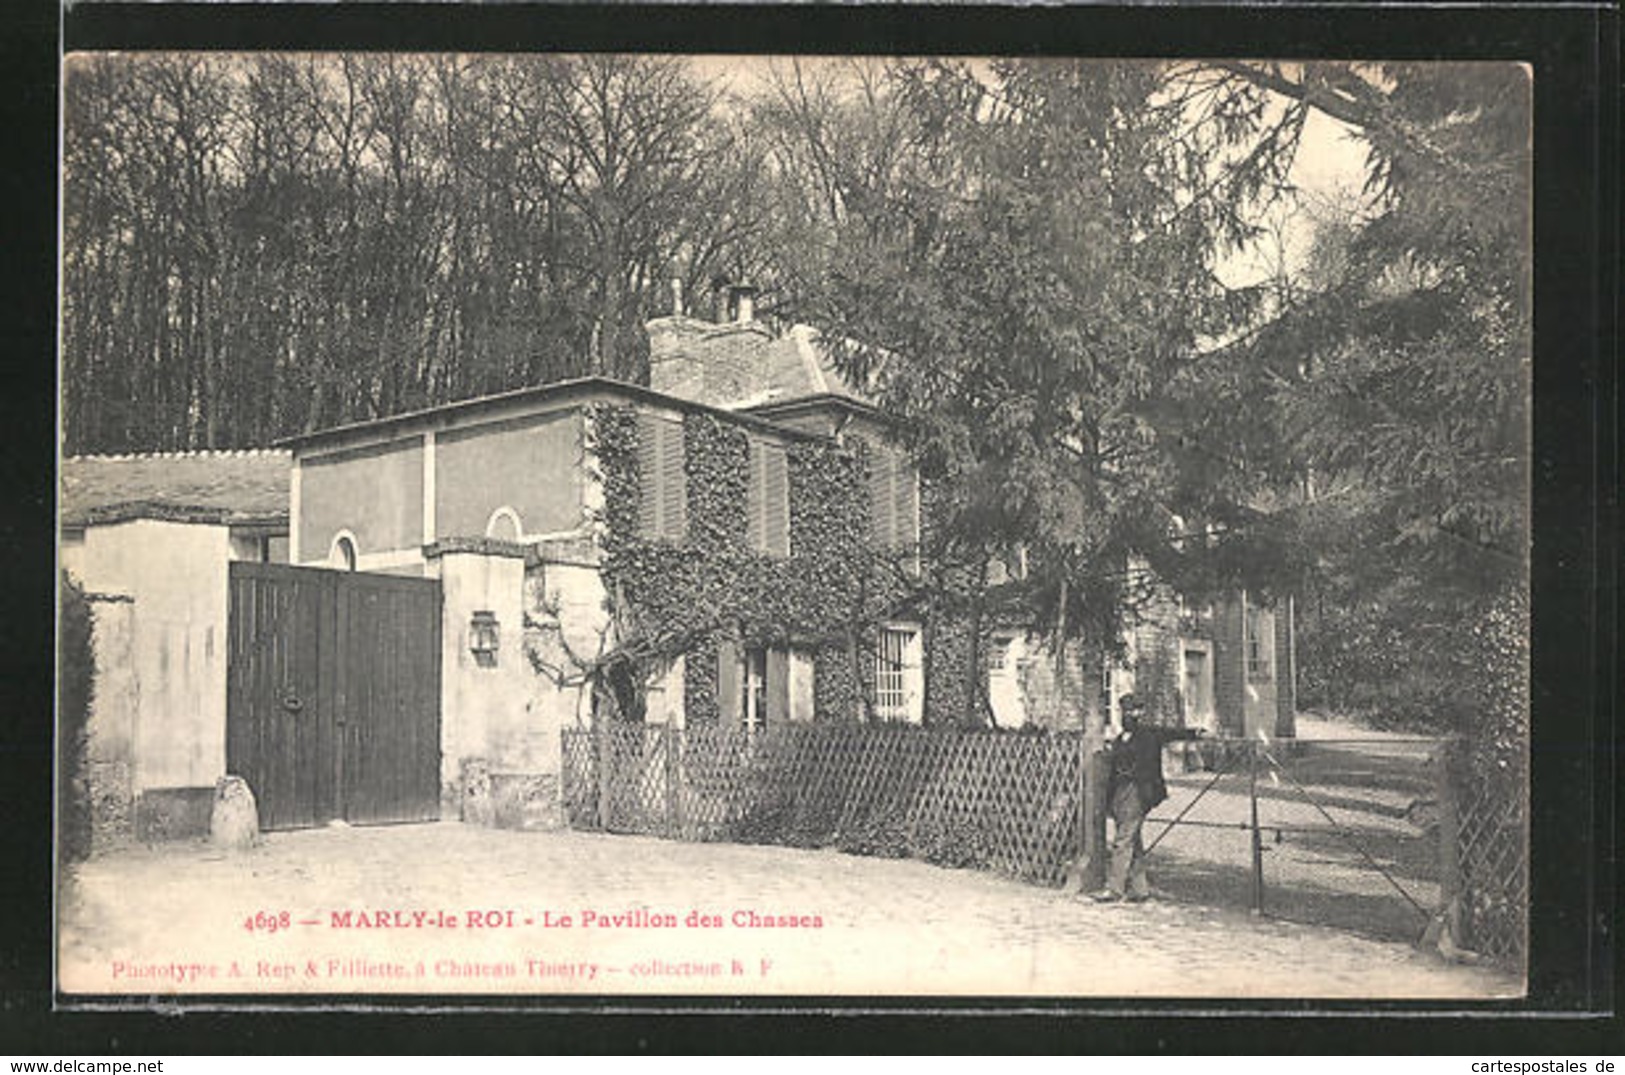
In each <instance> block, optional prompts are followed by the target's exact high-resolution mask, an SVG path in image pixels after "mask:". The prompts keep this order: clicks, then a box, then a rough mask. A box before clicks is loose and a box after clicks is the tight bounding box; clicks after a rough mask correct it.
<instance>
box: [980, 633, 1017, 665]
mask: <svg viewBox="0 0 1625 1075" xmlns="http://www.w3.org/2000/svg"><path fill="white" fill-rule="evenodd" d="M1015 640H1016V639H1015V636H1014V635H1010V634H1005V633H1003V632H995V633H993V634H991V635H989V636H988V638H987V640H986V641H985V642H983V643H982V666H983V667H984V668H986V669H987V674H988V675H989V676H1001V675H1005V674H1007V673H1008V672H1009V671H1010V670H1011V664H1010V646H1011V643H1013V642H1015Z"/></svg>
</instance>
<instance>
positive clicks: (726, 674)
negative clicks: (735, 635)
mask: <svg viewBox="0 0 1625 1075" xmlns="http://www.w3.org/2000/svg"><path fill="white" fill-rule="evenodd" d="M743 671H744V669H743V668H742V667H741V665H740V662H739V647H738V646H736V645H735V644H734V643H733V642H732V641H731V640H729V639H726V638H725V639H722V640H720V641H719V642H717V713H718V715H719V716H720V717H721V718H722V723H723V724H724V725H727V726H729V727H732V726H733V725H735V724H738V723H739V699H740V692H741V690H743V683H742V680H743V677H742V676H741V675H740V673H741V672H743Z"/></svg>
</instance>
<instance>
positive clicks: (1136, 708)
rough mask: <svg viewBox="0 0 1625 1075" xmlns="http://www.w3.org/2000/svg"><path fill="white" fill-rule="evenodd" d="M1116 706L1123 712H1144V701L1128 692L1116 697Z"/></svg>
mask: <svg viewBox="0 0 1625 1075" xmlns="http://www.w3.org/2000/svg"><path fill="white" fill-rule="evenodd" d="M1117 708H1119V709H1121V710H1122V711H1123V712H1125V713H1144V712H1145V703H1144V702H1142V701H1140V700H1139V699H1138V698H1136V697H1134V695H1133V694H1132V693H1129V694H1125V695H1123V696H1122V697H1121V698H1119V699H1117Z"/></svg>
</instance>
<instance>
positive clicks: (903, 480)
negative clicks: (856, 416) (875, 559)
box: [869, 445, 920, 549]
mask: <svg viewBox="0 0 1625 1075" xmlns="http://www.w3.org/2000/svg"><path fill="white" fill-rule="evenodd" d="M869 517H870V523H871V526H872V532H873V534H874V540H875V544H876V545H877V546H878V547H880V548H882V549H907V548H913V547H914V546H915V545H916V544H918V543H919V531H920V485H919V475H918V474H916V473H915V470H914V467H913V465H912V464H911V463H910V462H909V460H908V458H907V457H906V456H905V455H904V454H903V453H902V452H901V451H899V450H898V449H896V448H892V447H885V446H880V445H876V446H874V447H872V448H871V450H870V452H869Z"/></svg>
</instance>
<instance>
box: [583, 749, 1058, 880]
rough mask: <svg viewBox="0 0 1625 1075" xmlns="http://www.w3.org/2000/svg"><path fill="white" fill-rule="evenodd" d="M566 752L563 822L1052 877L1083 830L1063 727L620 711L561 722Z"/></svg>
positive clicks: (1033, 877)
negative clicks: (1019, 729) (1051, 730)
mask: <svg viewBox="0 0 1625 1075" xmlns="http://www.w3.org/2000/svg"><path fill="white" fill-rule="evenodd" d="M564 762H565V765H564V797H565V804H566V809H567V811H568V817H569V819H570V824H571V825H572V826H574V827H576V828H586V829H601V830H606V831H610V832H631V833H646V834H655V835H662V836H668V837H672V838H675V839H685V840H718V841H722V840H727V841H739V842H745V843H772V844H786V845H790V846H797V847H830V846H833V847H838V848H841V849H843V850H848V851H856V852H862V853H865V854H874V855H887V856H892V857H912V858H920V859H924V860H925V861H928V862H934V863H938V864H941V865H952V866H971V867H978V868H985V869H991V870H996V871H998V872H1000V873H1003V874H1006V875H1009V876H1012V877H1017V878H1020V879H1023V880H1027V881H1033V882H1037V883H1040V884H1059V883H1060V882H1061V881H1062V879H1063V877H1064V875H1065V872H1066V868H1067V865H1068V864H1069V863H1070V861H1071V860H1072V859H1073V858H1074V857H1076V855H1077V853H1078V851H1079V850H1080V849H1081V847H1082V844H1083V802H1084V799H1083V795H1084V788H1083V768H1084V753H1083V740H1082V737H1081V736H1079V735H1076V734H1050V735H1034V734H1021V733H1010V732H996V731H961V730H938V729H928V728H920V727H912V726H907V725H855V724H783V725H776V726H770V727H768V728H766V729H761V730H756V731H751V732H747V731H744V730H742V729H734V728H721V727H714V726H713V727H693V728H685V729H672V728H664V727H658V726H640V725H629V726H627V725H623V726H616V727H612V728H609V729H605V730H603V731H599V732H592V731H568V732H566V733H565V736H564ZM601 774H602V776H603V779H601V778H600V776H601Z"/></svg>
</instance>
